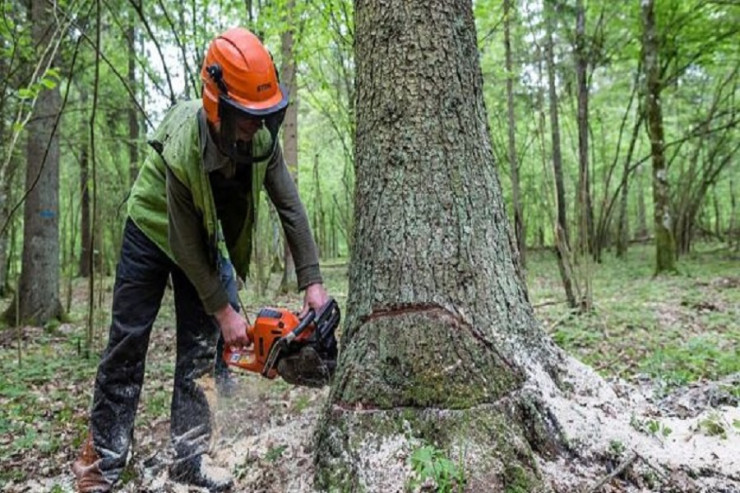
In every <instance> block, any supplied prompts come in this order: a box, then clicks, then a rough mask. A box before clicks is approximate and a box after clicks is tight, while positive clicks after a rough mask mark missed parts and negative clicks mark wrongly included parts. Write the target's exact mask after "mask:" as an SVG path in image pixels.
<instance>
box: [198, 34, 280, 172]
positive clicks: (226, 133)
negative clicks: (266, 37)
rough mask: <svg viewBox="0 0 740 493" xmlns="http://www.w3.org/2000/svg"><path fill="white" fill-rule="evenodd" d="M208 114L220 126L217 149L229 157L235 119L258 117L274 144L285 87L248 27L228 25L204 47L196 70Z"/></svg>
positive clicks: (233, 138) (262, 47)
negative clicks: (205, 49) (198, 72)
mask: <svg viewBox="0 0 740 493" xmlns="http://www.w3.org/2000/svg"><path fill="white" fill-rule="evenodd" d="M200 77H201V81H202V82H203V93H202V99H203V109H204V110H205V112H206V118H207V119H208V121H209V122H211V123H213V124H217V123H218V124H219V127H220V130H219V134H220V138H219V140H220V143H219V147H221V150H222V151H223V152H224V153H225V154H227V155H232V157H234V158H237V157H238V156H235V155H233V154H234V152H233V149H234V148H235V146H236V145H237V139H236V134H235V128H236V126H237V124H236V122H237V120H239V119H243V118H246V119H258V120H260V121H261V123H262V124H264V125H265V126H266V127H267V128H268V130H270V134H271V135H272V138H273V142H274V143H277V132H278V130H279V128H280V125H281V124H282V121H283V116H284V115H285V109H286V107H287V106H288V91H287V90H286V89H285V88H284V87H283V86H281V85H280V84H279V82H278V74H277V70H276V69H275V65H274V63H273V61H272V57H271V56H270V53H269V52H268V51H267V49H266V48H265V47H264V45H263V44H262V42H261V41H260V40H259V39H258V38H257V36H255V35H254V34H252V33H251V32H250V31H248V30H247V29H244V28H241V27H234V28H231V29H229V30H227V31H225V32H224V33H222V34H221V35H219V36H217V37H216V38H215V39H214V40H213V41H211V44H210V45H209V47H208V52H207V53H206V57H205V59H204V60H203V68H202V69H201V72H200Z"/></svg>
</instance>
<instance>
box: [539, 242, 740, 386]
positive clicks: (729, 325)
mask: <svg viewBox="0 0 740 493" xmlns="http://www.w3.org/2000/svg"><path fill="white" fill-rule="evenodd" d="M651 251H652V247H635V248H633V250H632V251H631V252H630V253H629V255H628V257H627V258H626V259H624V260H619V259H615V258H613V257H611V256H606V257H605V258H604V261H603V263H601V264H596V265H594V266H593V273H592V276H593V290H594V300H595V305H596V308H595V310H594V312H593V313H590V314H587V315H582V316H577V315H572V314H570V313H569V311H568V309H567V307H566V306H565V305H564V304H561V303H556V304H548V305H543V306H541V307H539V308H537V312H538V315H539V316H540V318H541V319H542V320H543V322H544V325H545V327H546V328H549V329H550V333H551V335H552V337H553V339H554V340H555V342H556V343H557V344H558V345H560V346H561V347H563V348H565V349H566V350H568V351H569V352H571V353H573V354H575V355H577V357H578V358H579V359H581V360H583V361H585V362H586V363H588V364H590V365H592V366H593V367H594V368H596V369H597V370H598V371H600V372H601V373H602V374H604V375H618V376H620V377H623V378H629V377H630V376H632V375H635V374H638V373H643V374H647V375H648V376H650V377H652V378H654V379H656V381H657V382H658V383H659V384H660V386H661V388H662V391H663V392H669V391H670V390H671V389H673V388H675V387H676V386H677V385H684V384H687V383H690V382H693V381H696V380H700V379H712V380H715V379H719V378H721V377H723V376H725V375H730V374H733V373H735V372H737V371H740V363H739V361H740V354H739V353H738V351H739V350H738V348H739V347H740V326H738V324H737V320H738V317H740V312H739V311H738V307H739V306H740V292H738V290H737V289H735V288H734V286H736V283H737V282H738V280H737V278H736V277H733V276H732V275H729V276H728V274H729V273H731V272H733V267H732V264H733V261H732V260H731V259H730V258H725V257H724V256H722V255H717V254H716V252H714V253H701V252H697V253H696V254H694V255H691V256H689V257H686V258H684V259H683V260H682V261H681V263H680V264H679V265H680V268H681V271H682V272H683V273H684V274H683V275H679V276H668V277H658V278H652V275H651V266H650V262H649V261H648V258H649V254H650V253H651ZM553 261H554V257H553V256H552V254H550V253H544V252H542V253H539V252H538V253H537V254H534V253H533V254H532V255H531V256H530V264H529V276H528V284H529V288H530V292H531V293H533V304H534V305H535V307H537V306H538V305H539V304H541V303H547V302H549V301H551V300H554V299H558V298H561V297H562V295H561V294H560V292H561V289H562V288H561V287H560V286H559V280H558V278H557V277H556V274H557V271H553V270H552V263H551V262H553ZM638 340H639V341H640V344H635V343H634V342H635V341H638Z"/></svg>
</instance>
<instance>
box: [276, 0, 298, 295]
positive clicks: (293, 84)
mask: <svg viewBox="0 0 740 493" xmlns="http://www.w3.org/2000/svg"><path fill="white" fill-rule="evenodd" d="M287 9H288V13H287V18H288V20H287V22H286V24H287V25H293V24H292V23H293V21H294V12H295V0H290V1H289V2H288V6H287ZM293 38H294V33H293V29H287V30H285V32H283V34H282V38H281V51H282V60H283V63H282V66H281V68H280V74H281V77H282V80H283V81H284V82H283V83H284V84H286V86H287V87H288V92H289V94H290V104H289V105H288V109H287V110H286V111H285V120H284V122H283V158H284V159H285V164H286V165H287V166H288V170H289V171H290V175H291V176H292V177H293V181H294V182H295V184H296V187H298V79H297V77H296V65H295V55H294V53H293V44H294V39H293ZM283 265H284V268H283V277H282V279H281V280H280V287H279V288H278V291H279V292H281V293H288V292H290V291H295V290H296V288H297V280H296V273H295V262H294V261H293V255H292V254H291V252H290V248H289V247H288V242H287V241H283Z"/></svg>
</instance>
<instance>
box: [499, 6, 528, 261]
mask: <svg viewBox="0 0 740 493" xmlns="http://www.w3.org/2000/svg"><path fill="white" fill-rule="evenodd" d="M515 15H516V4H514V5H512V1H511V0H504V50H505V53H506V108H507V119H508V123H509V146H508V149H509V169H510V170H511V201H512V205H513V207H514V232H515V234H516V244H517V247H518V249H519V259H520V260H521V263H522V266H523V267H524V266H525V265H526V251H525V250H526V239H527V238H526V236H527V235H526V231H525V229H524V216H523V214H524V213H523V209H522V199H521V193H520V190H519V163H518V162H517V156H516V120H515V119H514V72H513V70H512V62H511V33H510V31H511V24H512V22H511V19H512V18H513V17H514V16H515Z"/></svg>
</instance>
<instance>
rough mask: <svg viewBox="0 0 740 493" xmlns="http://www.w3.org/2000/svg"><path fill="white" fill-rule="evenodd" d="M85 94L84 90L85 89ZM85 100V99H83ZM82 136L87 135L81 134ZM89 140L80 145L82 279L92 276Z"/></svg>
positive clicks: (80, 265) (80, 272) (80, 268)
mask: <svg viewBox="0 0 740 493" xmlns="http://www.w3.org/2000/svg"><path fill="white" fill-rule="evenodd" d="M83 93H84V89H83ZM82 100H84V98H82ZM80 135H86V134H85V133H81V134H80ZM87 144H88V143H87V139H86V138H83V142H82V143H81V144H80V231H81V234H80V244H81V248H80V262H79V269H78V275H79V276H80V277H87V276H89V275H90V258H91V257H90V248H92V245H91V244H90V242H91V240H92V237H91V234H90V233H91V232H92V229H91V228H92V221H91V217H90V188H89V187H88V183H89V180H90V177H89V173H90V160H89V157H88V152H87Z"/></svg>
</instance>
